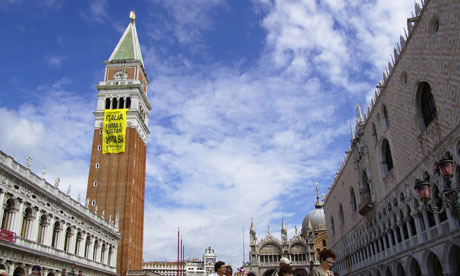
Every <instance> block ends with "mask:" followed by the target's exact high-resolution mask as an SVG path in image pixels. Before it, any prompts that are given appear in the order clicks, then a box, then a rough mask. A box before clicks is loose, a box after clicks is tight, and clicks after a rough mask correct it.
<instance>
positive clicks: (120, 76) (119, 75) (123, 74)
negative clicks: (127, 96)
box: [113, 69, 128, 80]
mask: <svg viewBox="0 0 460 276" xmlns="http://www.w3.org/2000/svg"><path fill="white" fill-rule="evenodd" d="M113 79H114V80H126V79H128V71H126V69H122V70H118V71H117V72H116V73H115V75H113Z"/></svg>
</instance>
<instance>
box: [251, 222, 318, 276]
mask: <svg viewBox="0 0 460 276" xmlns="http://www.w3.org/2000/svg"><path fill="white" fill-rule="evenodd" d="M249 236H250V243H249V248H250V251H249V262H247V263H244V265H243V269H244V270H245V271H246V273H247V275H248V276H271V275H272V274H273V273H274V272H275V271H278V269H279V263H280V260H281V258H288V259H289V260H290V262H291V267H292V269H293V271H294V276H305V275H307V270H308V267H309V266H310V262H316V258H315V248H314V245H315V242H314V236H313V230H312V226H311V224H310V225H309V226H308V229H305V230H304V232H303V233H298V231H297V228H296V233H295V235H294V236H293V237H291V238H290V239H288V235H287V230H286V227H285V224H284V220H283V221H282V226H281V240H280V239H278V238H276V237H274V236H273V235H272V234H271V233H270V227H269V228H268V233H267V235H266V236H265V237H264V238H262V239H261V240H260V241H258V240H257V235H256V231H255V228H254V222H253V221H251V227H250V230H249Z"/></svg>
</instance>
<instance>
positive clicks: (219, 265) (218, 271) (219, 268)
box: [209, 261, 227, 276]
mask: <svg viewBox="0 0 460 276" xmlns="http://www.w3.org/2000/svg"><path fill="white" fill-rule="evenodd" d="M226 270H227V266H226V265H225V263H224V262H222V261H218V262H216V263H215V264H214V273H212V274H209V276H223V275H224V274H225V272H226Z"/></svg>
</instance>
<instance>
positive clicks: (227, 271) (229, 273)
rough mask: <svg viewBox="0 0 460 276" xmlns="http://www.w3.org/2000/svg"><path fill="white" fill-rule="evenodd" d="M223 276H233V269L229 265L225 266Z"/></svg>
mask: <svg viewBox="0 0 460 276" xmlns="http://www.w3.org/2000/svg"><path fill="white" fill-rule="evenodd" d="M225 267H226V269H225V276H232V275H233V268H232V267H231V266H229V265H227V266H225Z"/></svg>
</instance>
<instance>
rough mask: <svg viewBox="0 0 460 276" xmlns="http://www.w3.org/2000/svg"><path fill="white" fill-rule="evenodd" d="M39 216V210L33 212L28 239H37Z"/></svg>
mask: <svg viewBox="0 0 460 276" xmlns="http://www.w3.org/2000/svg"><path fill="white" fill-rule="evenodd" d="M40 218H41V213H40V211H39V210H37V211H36V212H35V217H34V220H33V221H32V226H31V231H30V239H31V240H32V241H34V242H36V241H39V238H38V229H39V228H40Z"/></svg>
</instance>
